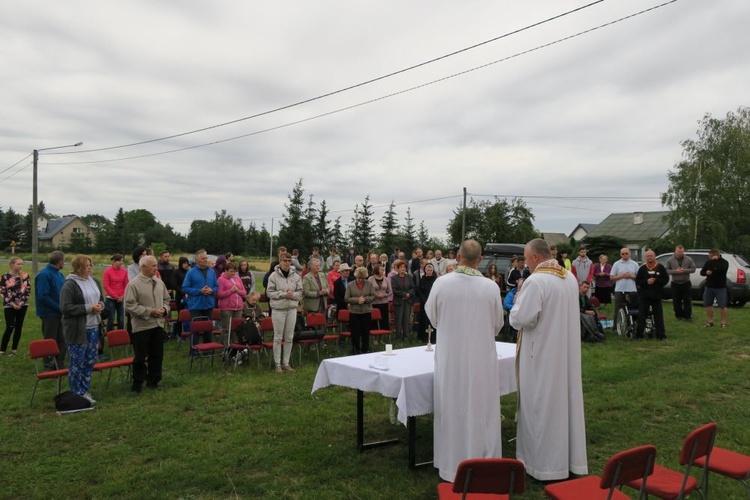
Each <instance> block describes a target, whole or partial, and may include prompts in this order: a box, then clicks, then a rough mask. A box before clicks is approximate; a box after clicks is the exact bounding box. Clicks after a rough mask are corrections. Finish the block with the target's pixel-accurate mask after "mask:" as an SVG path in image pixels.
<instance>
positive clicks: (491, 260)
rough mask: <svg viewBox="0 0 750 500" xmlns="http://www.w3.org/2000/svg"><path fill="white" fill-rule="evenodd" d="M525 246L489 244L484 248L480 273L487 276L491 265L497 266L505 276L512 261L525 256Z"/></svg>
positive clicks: (499, 271) (517, 244) (518, 244)
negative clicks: (513, 258) (514, 258)
mask: <svg viewBox="0 0 750 500" xmlns="http://www.w3.org/2000/svg"><path fill="white" fill-rule="evenodd" d="M525 246H526V245H522V244H520V243H487V244H486V245H485V246H484V253H483V255H482V262H480V263H479V272H481V273H482V274H487V269H489V267H490V264H495V266H497V272H498V273H500V274H501V275H503V276H504V275H505V273H506V272H507V271H508V268H509V267H510V259H511V258H512V257H515V256H523V250H524V248H525Z"/></svg>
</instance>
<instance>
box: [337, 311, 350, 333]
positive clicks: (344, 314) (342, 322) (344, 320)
mask: <svg viewBox="0 0 750 500" xmlns="http://www.w3.org/2000/svg"><path fill="white" fill-rule="evenodd" d="M338 320H339V335H341V336H342V337H347V338H348V337H351V336H352V332H350V331H349V309H340V310H339V311H338Z"/></svg>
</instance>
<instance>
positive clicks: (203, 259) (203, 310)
mask: <svg viewBox="0 0 750 500" xmlns="http://www.w3.org/2000/svg"><path fill="white" fill-rule="evenodd" d="M218 290H219V285H218V281H217V278H216V273H215V272H214V270H213V269H212V268H211V267H210V266H209V265H208V255H207V253H206V251H205V250H198V251H197V252H195V267H193V268H192V269H191V270H189V271H188V272H187V274H185V280H184V281H183V282H182V292H183V293H184V294H185V295H187V308H188V310H189V311H190V319H194V318H197V317H198V316H206V317H208V318H209V319H211V318H213V312H214V294H216V292H217V291H218ZM203 342H211V332H207V333H205V334H203Z"/></svg>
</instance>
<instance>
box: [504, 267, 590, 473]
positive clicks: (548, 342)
mask: <svg viewBox="0 0 750 500" xmlns="http://www.w3.org/2000/svg"><path fill="white" fill-rule="evenodd" d="M565 274H566V275H565V277H564V278H560V277H558V276H556V275H553V274H547V273H541V272H534V273H533V274H532V275H531V276H530V277H529V278H527V279H526V281H524V283H523V287H522V289H521V291H520V292H519V293H518V295H517V298H516V303H515V305H514V306H513V309H511V311H510V324H511V326H513V328H516V329H519V330H520V329H523V333H522V336H521V349H520V352H519V353H518V363H519V373H518V387H519V391H518V399H519V403H518V404H519V412H518V429H517V437H518V439H517V441H516V458H517V459H518V460H520V461H521V462H523V463H524V465H525V467H526V472H528V473H529V475H531V476H532V477H534V478H536V479H538V480H540V481H549V480H554V479H565V478H567V477H568V472H569V471H570V472H573V473H574V474H580V475H584V474H588V466H587V460H586V423H585V419H584V413H583V387H582V381H581V327H580V317H579V315H580V312H579V308H578V282H577V280H576V278H575V276H573V275H572V274H571V273H565Z"/></svg>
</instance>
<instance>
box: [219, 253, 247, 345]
mask: <svg viewBox="0 0 750 500" xmlns="http://www.w3.org/2000/svg"><path fill="white" fill-rule="evenodd" d="M217 295H218V296H219V310H220V311H221V338H222V340H223V341H224V342H226V340H227V333H228V332H229V324H230V322H231V321H232V318H241V317H242V306H243V305H244V304H245V298H246V297H247V292H246V291H245V285H244V284H243V283H242V280H241V279H240V277H239V276H237V267H235V265H234V264H233V263H232V262H227V264H226V267H225V268H224V274H222V275H221V276H219V291H218V292H217ZM235 337H236V336H235ZM235 340H236V338H233V339H232V340H231V341H232V342H234V341H235Z"/></svg>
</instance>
